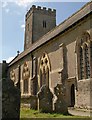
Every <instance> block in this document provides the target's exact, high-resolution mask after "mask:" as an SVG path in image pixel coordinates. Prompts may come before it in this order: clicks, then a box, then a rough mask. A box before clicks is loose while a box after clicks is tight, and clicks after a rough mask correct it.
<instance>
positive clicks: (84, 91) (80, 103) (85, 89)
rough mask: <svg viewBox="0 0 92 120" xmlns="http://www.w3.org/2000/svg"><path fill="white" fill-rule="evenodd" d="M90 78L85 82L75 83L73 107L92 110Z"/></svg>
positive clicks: (91, 82) (91, 84) (91, 80)
mask: <svg viewBox="0 0 92 120" xmlns="http://www.w3.org/2000/svg"><path fill="white" fill-rule="evenodd" d="M91 86H92V78H91V79H87V80H85V79H84V80H80V81H78V83H77V90H76V103H75V107H77V108H81V109H82V108H83V109H84V108H85V109H90V108H91V109H92V105H91V97H92V96H91V94H92V87H91Z"/></svg>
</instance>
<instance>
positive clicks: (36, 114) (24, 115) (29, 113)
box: [20, 108, 83, 118]
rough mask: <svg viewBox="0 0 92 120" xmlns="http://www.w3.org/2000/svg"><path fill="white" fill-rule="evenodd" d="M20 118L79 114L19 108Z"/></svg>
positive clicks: (64, 116)
mask: <svg viewBox="0 0 92 120" xmlns="http://www.w3.org/2000/svg"><path fill="white" fill-rule="evenodd" d="M20 118H80V116H71V115H62V114H56V113H52V114H51V113H40V112H39V111H37V110H31V109H29V108H21V111H20ZM81 118H83V117H81Z"/></svg>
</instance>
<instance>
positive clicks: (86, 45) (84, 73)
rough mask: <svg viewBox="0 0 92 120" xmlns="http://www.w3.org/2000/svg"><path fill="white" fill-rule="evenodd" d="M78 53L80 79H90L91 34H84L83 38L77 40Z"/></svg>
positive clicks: (91, 57) (91, 64)
mask: <svg viewBox="0 0 92 120" xmlns="http://www.w3.org/2000/svg"><path fill="white" fill-rule="evenodd" d="M79 46H80V47H79ZM76 52H77V55H78V57H77V61H78V76H79V79H80V80H82V79H88V78H90V77H91V74H92V67H91V66H92V42H91V37H90V34H89V32H85V33H83V34H82V36H81V38H80V39H77V44H76Z"/></svg>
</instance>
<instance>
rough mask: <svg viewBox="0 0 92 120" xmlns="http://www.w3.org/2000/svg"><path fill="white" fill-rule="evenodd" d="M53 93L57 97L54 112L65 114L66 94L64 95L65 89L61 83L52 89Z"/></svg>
mask: <svg viewBox="0 0 92 120" xmlns="http://www.w3.org/2000/svg"><path fill="white" fill-rule="evenodd" d="M54 93H55V95H56V96H57V100H56V103H55V112H58V113H63V114H65V113H67V112H68V107H67V102H66V96H65V95H66V93H65V87H64V86H63V84H62V83H60V84H57V86H56V87H55V88H54Z"/></svg>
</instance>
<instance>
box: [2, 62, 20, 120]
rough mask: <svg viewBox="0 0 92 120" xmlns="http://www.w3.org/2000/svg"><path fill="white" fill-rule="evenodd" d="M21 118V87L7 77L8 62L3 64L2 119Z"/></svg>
mask: <svg viewBox="0 0 92 120" xmlns="http://www.w3.org/2000/svg"><path fill="white" fill-rule="evenodd" d="M11 118H12V119H16V120H19V118H20V89H19V88H18V87H17V86H16V87H15V86H14V83H13V81H12V80H10V79H9V78H8V77H7V63H6V62H4V63H3V64H2V119H7V120H10V119H11Z"/></svg>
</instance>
